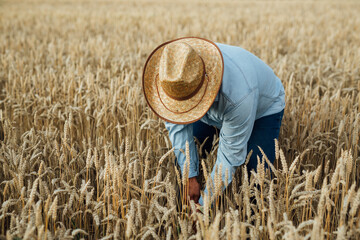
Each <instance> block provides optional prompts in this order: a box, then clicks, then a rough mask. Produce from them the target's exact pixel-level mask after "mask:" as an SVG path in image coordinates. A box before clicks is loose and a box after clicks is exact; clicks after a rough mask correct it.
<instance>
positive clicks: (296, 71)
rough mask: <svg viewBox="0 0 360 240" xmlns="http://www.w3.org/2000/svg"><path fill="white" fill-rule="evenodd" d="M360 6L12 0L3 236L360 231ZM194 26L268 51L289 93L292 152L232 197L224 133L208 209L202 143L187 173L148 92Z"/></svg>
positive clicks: (1, 173)
mask: <svg viewBox="0 0 360 240" xmlns="http://www.w3.org/2000/svg"><path fill="white" fill-rule="evenodd" d="M359 11H360V3H359V2H358V1H351V0H348V1H330V0H328V1H326V0H325V1H285V2H283V1H280V2H279V1H251V2H248V1H240V2H238V1H233V0H229V1H202V0H198V1H165V0H164V1H163V0H155V1H146V0H137V1H115V0H114V1H112V0H111V1H105V2H103V1H96V0H90V1H83V0H81V1H74V2H69V1H56V2H53V1H50V2H47V1H44V0H33V1H4V0H3V1H0V164H1V165H2V168H1V169H0V207H1V209H0V237H1V238H2V237H4V238H6V239H15V238H22V239H65V238H71V239H72V238H74V239H81V238H88V239H112V238H113V239H204V238H205V239H209V238H213V239H245V238H248V237H249V238H252V239H280V238H284V239H309V238H311V239H335V238H337V239H358V238H360V210H359V206H360V188H359V187H360V185H359V181H360V178H359V176H360V175H359V173H360V172H359V171H360V170H359V166H358V165H359V160H360V154H359V153H360V146H359V139H360V138H359V119H360V94H359V91H360V70H359V69H360V68H359V59H360V38H359V34H358V33H359V32H360V16H359V14H358V13H359ZM183 36H200V37H205V38H209V39H211V40H213V41H216V42H222V43H227V44H232V45H238V46H241V47H243V48H245V49H247V50H249V51H251V52H253V53H255V54H256V55H257V56H259V57H260V58H261V59H263V60H264V61H265V62H266V63H267V64H269V65H270V66H271V67H272V68H273V69H274V71H275V73H276V74H277V75H278V76H279V78H280V79H281V80H282V82H283V84H284V87H285V91H286V109H285V115H284V119H283V124H282V128H281V132H280V138H279V142H278V141H275V146H276V148H275V149H276V152H275V155H276V161H275V162H274V163H273V164H272V163H270V162H269V160H268V158H267V156H265V155H264V154H262V156H258V161H259V165H258V169H257V171H251V172H250V173H249V172H248V170H247V167H246V164H245V165H243V166H241V167H240V168H239V169H238V170H237V174H236V176H234V180H233V182H232V183H231V186H229V187H227V188H226V191H225V192H224V193H223V194H222V193H221V189H222V188H223V187H224V186H227V181H225V182H222V181H221V176H220V175H219V170H220V169H219V168H221V166H220V167H219V168H218V169H217V171H216V174H215V182H214V183H213V182H212V181H210V172H211V169H212V167H213V166H214V163H215V161H216V151H217V148H218V141H219V140H218V138H215V139H214V141H213V148H212V150H211V151H210V152H208V153H206V157H204V158H202V159H200V162H201V170H202V171H201V176H200V177H199V179H200V180H201V186H202V189H204V188H205V186H207V188H208V189H209V193H208V194H205V195H204V194H203V193H202V194H203V199H204V206H203V207H202V208H201V209H199V210H197V209H196V206H195V205H194V203H193V202H188V201H186V198H185V196H186V195H187V192H186V187H185V186H186V184H187V182H188V181H187V176H188V175H187V174H188V169H189V166H190V162H189V161H190V159H189V152H188V147H186V148H185V149H184V152H185V154H186V156H187V158H186V163H185V166H184V169H186V173H185V174H184V175H183V176H181V175H180V173H179V169H178V168H177V166H176V165H175V156H174V154H173V151H174V149H172V146H171V142H170V141H169V139H168V136H167V131H166V129H165V127H164V124H163V122H162V120H160V119H158V118H157V117H156V116H155V115H154V113H153V112H152V111H151V110H150V109H149V108H148V106H147V104H146V101H145V99H144V98H143V96H142V86H141V77H142V67H143V65H144V63H145V61H146V57H147V56H148V54H149V53H150V52H151V50H152V49H153V48H154V47H156V46H157V45H159V44H161V43H162V42H164V41H166V40H170V39H173V38H177V37H183ZM203 146H204V143H199V144H198V146H197V147H198V149H199V151H202V149H203ZM260 150H261V149H260ZM261 151H262V150H261ZM250 155H251V153H250ZM250 155H249V156H250ZM249 156H248V158H247V160H246V163H247V162H248V160H249ZM265 162H266V163H267V165H268V166H269V167H270V169H271V172H270V171H269V170H265V168H264V167H265ZM229 177H231V176H227V179H228V178H229ZM210 191H211V192H212V193H214V194H213V195H212V196H211V195H210Z"/></svg>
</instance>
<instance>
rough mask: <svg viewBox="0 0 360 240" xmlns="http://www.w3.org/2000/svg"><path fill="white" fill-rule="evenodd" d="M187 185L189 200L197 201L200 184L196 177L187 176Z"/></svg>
mask: <svg viewBox="0 0 360 240" xmlns="http://www.w3.org/2000/svg"><path fill="white" fill-rule="evenodd" d="M187 187H188V194H189V197H190V200H194V202H195V203H198V202H199V198H200V184H199V183H198V181H197V180H196V177H193V178H189V181H188V186H187Z"/></svg>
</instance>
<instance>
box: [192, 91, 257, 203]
mask: <svg viewBox="0 0 360 240" xmlns="http://www.w3.org/2000/svg"><path fill="white" fill-rule="evenodd" d="M256 99H257V91H253V92H251V93H249V95H247V97H246V98H245V99H244V100H243V101H242V102H241V103H239V104H238V105H237V106H234V108H233V109H231V110H230V112H228V113H226V114H225V115H224V121H223V125H222V128H221V130H220V140H219V148H218V153H217V159H216V162H215V165H214V167H213V170H212V173H211V178H212V181H213V183H214V176H215V173H216V169H220V165H221V178H222V181H223V182H224V185H225V186H223V189H224V188H225V187H226V186H227V185H228V184H229V183H230V182H231V181H232V176H233V174H234V173H235V170H236V168H237V167H238V166H240V165H242V164H243V163H244V162H245V159H246V155H247V142H248V140H249V138H250V136H251V132H252V129H253V126H254V122H255V117H256V109H257V100H256ZM226 172H228V179H227V183H225V178H226ZM223 189H222V190H223ZM207 193H208V189H205V194H207ZM210 195H212V193H211V194H210ZM199 203H200V204H203V199H202V198H201V199H200V201H199Z"/></svg>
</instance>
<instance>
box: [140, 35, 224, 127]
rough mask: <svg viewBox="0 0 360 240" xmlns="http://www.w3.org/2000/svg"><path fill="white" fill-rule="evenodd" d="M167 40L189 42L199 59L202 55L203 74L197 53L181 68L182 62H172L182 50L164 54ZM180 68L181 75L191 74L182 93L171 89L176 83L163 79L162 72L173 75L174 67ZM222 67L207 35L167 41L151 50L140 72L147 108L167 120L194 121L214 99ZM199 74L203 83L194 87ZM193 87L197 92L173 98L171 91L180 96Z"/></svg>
mask: <svg viewBox="0 0 360 240" xmlns="http://www.w3.org/2000/svg"><path fill="white" fill-rule="evenodd" d="M170 43H171V44H175V43H176V44H178V43H179V44H180V43H185V44H188V45H189V46H191V48H192V49H193V50H195V52H196V53H197V54H198V56H200V59H202V61H203V64H204V66H205V73H206V75H205V76H203V74H202V70H201V69H202V67H201V65H200V63H199V61H198V59H197V58H196V57H193V58H194V60H193V61H190V62H189V63H188V65H189V66H185V67H184V68H181V67H182V66H179V64H178V65H176V64H175V63H172V62H174V58H175V57H181V54H180V55H179V52H177V54H174V53H176V51H172V53H165V54H163V52H164V49H166V47H167V45H168V44H170ZM183 51H186V50H183ZM189 51H191V50H189ZM190 56H191V54H190ZM191 57H192V56H191ZM175 60H176V59H175ZM162 61H166V62H162ZM180 62H181V61H180ZM160 65H161V68H160ZM192 65H193V66H192ZM171 67H173V69H170V68H171ZM189 67H190V68H192V69H193V72H191V71H189V69H187V68H189ZM179 68H180V69H183V70H184V72H185V74H183V75H187V76H188V75H192V74H193V76H194V81H193V82H189V83H188V85H189V88H188V89H187V90H185V91H184V93H183V94H180V93H179V92H176V91H174V90H171V87H170V86H171V85H172V86H174V84H176V83H174V82H173V83H171V81H166V82H165V80H164V79H165V76H167V77H168V78H169V76H170V77H171V75H172V74H175V75H176V72H175V71H180V70H179ZM223 69H224V63H223V58H222V55H221V52H220V50H219V49H218V47H217V46H216V45H215V44H214V43H213V42H211V41H209V40H207V39H202V38H195V37H187V38H180V39H175V40H172V41H169V42H166V43H164V44H162V45H160V46H159V47H157V48H156V49H155V50H154V51H153V52H152V53H151V54H150V56H149V58H148V60H147V62H146V64H145V67H144V72H143V91H144V95H145V98H146V100H147V102H148V104H149V106H150V108H151V109H152V110H153V111H154V112H155V113H156V114H157V115H158V116H159V117H160V118H162V119H164V120H166V121H168V122H172V123H177V124H187V123H191V122H195V121H197V120H199V119H200V118H201V117H203V116H204V115H205V113H206V112H207V111H208V110H209V108H210V106H211V105H212V103H213V101H214V100H215V97H216V95H217V93H218V91H219V89H220V86H221V81H222V76H223ZM160 70H161V71H160ZM174 72H175V73H174ZM180 76H182V74H180ZM199 76H202V78H203V79H201V81H202V82H201V84H202V85H201V87H200V88H199V89H196V88H197V86H198V82H199ZM168 78H167V79H168ZM194 89H195V90H196V91H195V90H194ZM187 91H188V92H187ZM192 91H195V92H196V94H194V96H191V98H189V99H186V100H177V99H174V98H173V95H174V94H177V95H180V96H179V97H184V96H185V97H186V96H187V95H189V94H190V93H191V92H192ZM170 96H172V97H170Z"/></svg>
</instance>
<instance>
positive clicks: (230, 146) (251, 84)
mask: <svg viewBox="0 0 360 240" xmlns="http://www.w3.org/2000/svg"><path fill="white" fill-rule="evenodd" d="M217 46H218V47H219V48H220V51H221V53H222V55H223V59H224V75H223V81H222V85H221V88H220V90H219V93H218V95H217V96H216V99H215V101H214V103H213V104H212V106H211V107H210V109H209V111H208V112H207V113H206V114H205V116H204V117H203V118H201V119H200V121H202V122H204V123H206V124H208V125H212V126H215V127H217V128H218V129H220V136H219V137H220V140H219V148H218V152H217V160H216V163H215V166H214V168H213V171H212V173H211V177H212V179H214V174H215V169H216V167H219V166H220V164H221V165H222V168H221V169H222V179H223V181H225V174H226V171H228V183H225V185H227V184H229V183H230V182H231V180H232V176H233V174H234V173H235V170H236V168H237V167H238V166H240V165H241V164H243V163H244V162H245V159H246V155H247V142H248V140H249V138H250V135H251V132H252V128H253V126H254V122H255V120H256V119H259V118H261V117H264V116H267V115H271V114H275V113H278V112H280V111H281V110H283V109H284V107H285V92H284V87H283V85H282V83H281V81H280V79H279V78H278V77H277V76H276V75H275V74H274V72H273V70H272V69H271V68H270V67H269V66H267V65H266V64H265V63H264V62H263V61H262V60H260V59H259V58H258V57H256V56H255V55H253V54H252V53H250V52H248V51H246V50H244V49H242V48H240V47H235V46H230V45H225V44H218V43H217ZM165 126H166V128H167V129H168V131H169V138H170V140H171V142H172V145H173V147H175V155H176V157H177V161H178V164H179V166H180V169H181V171H183V166H184V162H185V155H184V154H183V153H182V152H181V151H179V149H183V150H185V143H186V141H188V142H189V147H190V172H189V178H191V177H195V176H197V175H198V174H199V158H198V153H197V150H196V147H195V143H194V137H193V125H192V124H184V125H181V124H173V123H168V122H166V123H165ZM205 192H207V189H205ZM199 202H200V204H202V199H200V201H199Z"/></svg>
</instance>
